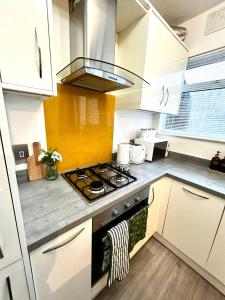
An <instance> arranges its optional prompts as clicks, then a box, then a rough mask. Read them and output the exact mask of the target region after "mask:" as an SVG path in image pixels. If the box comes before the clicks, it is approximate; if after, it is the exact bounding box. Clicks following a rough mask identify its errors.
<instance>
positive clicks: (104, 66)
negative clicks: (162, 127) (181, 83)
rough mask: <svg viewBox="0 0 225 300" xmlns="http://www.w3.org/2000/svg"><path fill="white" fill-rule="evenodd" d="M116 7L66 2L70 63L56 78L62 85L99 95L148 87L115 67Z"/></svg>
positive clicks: (97, 1)
mask: <svg viewBox="0 0 225 300" xmlns="http://www.w3.org/2000/svg"><path fill="white" fill-rule="evenodd" d="M116 4H117V0H69V6H70V60H71V63H70V64H69V65H67V66H66V67H65V68H64V69H62V70H61V71H60V72H59V73H58V74H57V77H58V79H60V80H61V82H62V83H65V84H70V85H74V86H78V87H83V88H87V89H90V90H94V91H98V92H102V93H106V92H111V91H116V90H119V89H125V88H130V87H133V88H141V87H143V86H147V85H149V83H148V82H147V81H145V80H144V79H143V78H141V77H140V76H138V75H137V74H135V73H133V72H131V71H129V70H127V69H125V68H123V67H119V66H117V65H115V44H116V8H117V5H116ZM128 51H129V50H128Z"/></svg>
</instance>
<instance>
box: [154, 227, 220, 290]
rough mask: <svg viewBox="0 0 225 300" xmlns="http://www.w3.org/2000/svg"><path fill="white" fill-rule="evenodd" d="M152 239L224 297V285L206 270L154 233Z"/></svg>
mask: <svg viewBox="0 0 225 300" xmlns="http://www.w3.org/2000/svg"><path fill="white" fill-rule="evenodd" d="M154 238H156V239H157V240H158V241H159V242H160V243H161V244H163V245H164V246H165V247H166V248H168V249H169V250H170V251H172V252H173V253H174V254H175V255H176V256H177V257H179V258H180V259H181V260H183V261H184V262H185V263H186V264H187V265H189V266H190V267H191V268H192V269H193V270H195V271H196V272H197V273H198V274H199V275H201V276H202V277H203V278H204V279H205V280H206V281H208V282H209V283H210V284H211V285H213V286H214V287H215V288H216V289H217V290H219V291H220V292H221V293H222V294H223V295H225V285H223V284H222V283H221V282H220V281H219V280H217V279H216V278H215V277H213V276H212V275H211V274H209V273H208V272H207V271H206V270H204V269H203V268H202V267H200V266H199V265H198V264H196V263H195V262H194V261H193V260H192V259H190V258H189V257H188V256H186V255H185V254H184V253H183V252H181V251H180V250H178V249H177V248H176V247H175V246H173V245H172V244H171V243H170V242H168V241H167V240H166V239H164V238H163V237H162V236H161V235H160V234H158V233H155V234H154Z"/></svg>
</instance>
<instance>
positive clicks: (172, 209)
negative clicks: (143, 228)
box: [163, 181, 224, 267]
mask: <svg viewBox="0 0 225 300" xmlns="http://www.w3.org/2000/svg"><path fill="white" fill-rule="evenodd" d="M223 209H224V200H223V199H220V198H218V197H216V196H212V195H210V194H208V193H205V192H203V191H201V190H198V189H196V188H193V187H191V186H188V185H186V184H183V183H181V182H177V181H173V183H172V188H171V193H170V198H169V204H168V209H167V214H166V220H165V225H164V230H163V236H164V237H165V238H166V239H167V240H168V241H169V242H170V243H171V244H173V245H174V246H175V247H177V248H178V249H179V250H181V251H182V252H183V253H184V254H186V255H187V256H189V257H190V258H191V259H192V260H194V261H195V262H196V263H198V264H199V265H200V266H202V267H205V266H206V262H207V258H208V256H209V253H210V249H211V247H212V245H213V241H214V238H215V235H216V232H217V229H218V226H219V222H220V219H221V216H222V213H223Z"/></svg>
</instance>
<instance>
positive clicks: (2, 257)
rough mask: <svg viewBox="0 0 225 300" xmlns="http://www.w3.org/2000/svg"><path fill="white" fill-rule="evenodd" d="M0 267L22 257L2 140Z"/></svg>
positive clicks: (0, 163)
mask: <svg viewBox="0 0 225 300" xmlns="http://www.w3.org/2000/svg"><path fill="white" fill-rule="evenodd" d="M0 170H1V172H0V199H1V201H0V269H3V268H5V267H6V266H8V265H9V264H11V263H13V262H15V261H16V260H19V259H20V258H21V252H20V245H19V239H18V234H17V228H16V221H15V216H14V211H13V204H12V198H11V193H10V188H9V182H8V176H7V172H6V165H5V161H4V155H3V150H2V144H1V141H0Z"/></svg>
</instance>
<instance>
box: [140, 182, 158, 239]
mask: <svg viewBox="0 0 225 300" xmlns="http://www.w3.org/2000/svg"><path fill="white" fill-rule="evenodd" d="M160 188H161V180H159V181H157V182H155V183H153V184H152V185H151V187H150V192H149V205H150V206H149V209H148V221H147V229H146V235H145V238H144V240H143V243H146V242H147V241H148V240H149V239H150V238H151V237H152V236H153V234H154V233H155V232H156V227H157V219H158V207H159V196H160Z"/></svg>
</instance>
